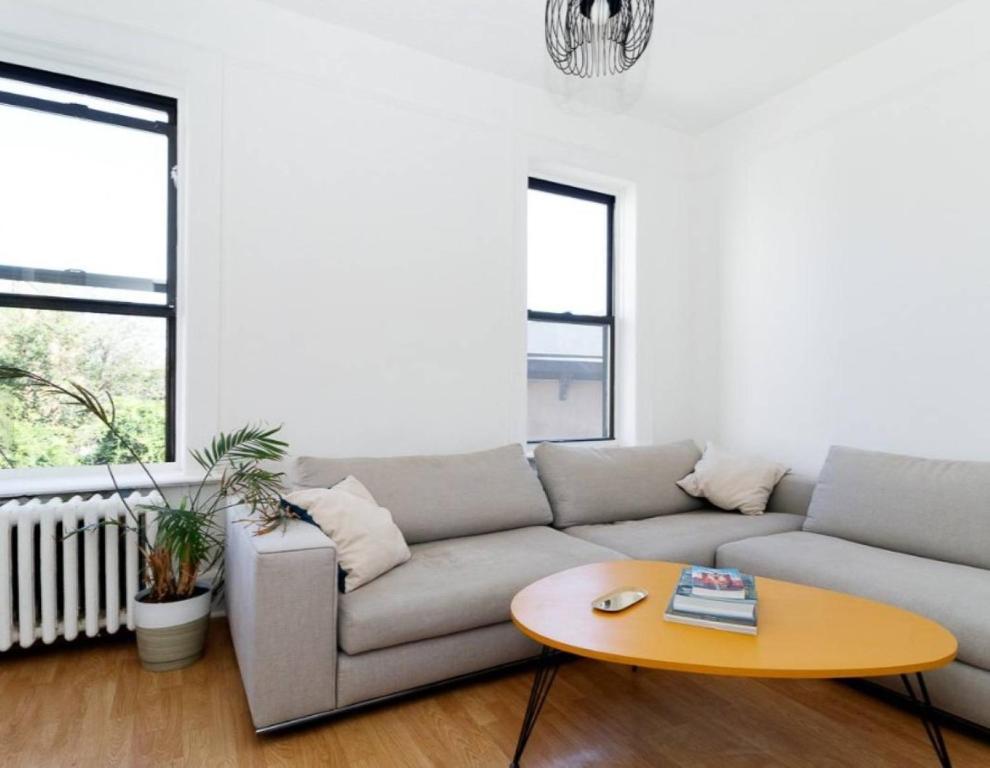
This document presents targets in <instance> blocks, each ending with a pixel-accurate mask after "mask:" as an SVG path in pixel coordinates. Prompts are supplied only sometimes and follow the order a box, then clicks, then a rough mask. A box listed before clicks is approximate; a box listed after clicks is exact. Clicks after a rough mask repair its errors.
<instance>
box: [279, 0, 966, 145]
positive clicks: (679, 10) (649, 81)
mask: <svg viewBox="0 0 990 768" xmlns="http://www.w3.org/2000/svg"><path fill="white" fill-rule="evenodd" d="M269 2H273V3H276V4H278V5H281V6H283V7H285V8H289V9H291V10H295V11H297V12H299V13H303V14H306V15H310V16H314V17H319V18H322V19H325V20H327V21H330V22H332V23H334V24H338V25H340V26H345V27H350V28H352V29H356V30H359V31H363V32H366V33H369V34H371V35H375V36H376V37H380V38H384V39H386V40H390V41H393V42H396V43H400V44H402V45H406V46H409V47H411V48H415V49H418V50H420V51H424V52H427V53H430V54H433V55H435V56H439V57H441V58H445V59H449V60H451V61H455V62H459V63H462V64H466V65H469V66H472V67H475V68H477V69H481V70H484V71H487V72H492V73H495V74H499V75H503V76H505V77H509V78H511V79H513V80H518V81H521V82H525V83H529V84H531V85H536V86H538V87H542V88H547V89H550V90H553V91H560V89H562V88H564V87H565V85H566V86H567V87H574V84H573V83H565V81H564V78H563V76H562V75H558V74H557V73H556V71H555V70H554V69H553V67H552V65H551V64H550V63H549V60H548V58H547V55H546V51H545V48H544V41H543V13H544V7H545V3H544V0H498V1H497V2H495V1H492V0H488V1H487V2H480V1H479V0H269ZM956 2H958V0H656V23H655V26H654V33H653V40H652V42H651V43H650V49H649V50H648V52H647V57H644V59H643V60H642V61H640V63H639V64H638V65H637V66H636V67H634V68H633V70H631V71H630V72H629V73H626V74H625V75H621V76H619V79H618V80H613V81H612V82H609V83H604V84H603V83H596V84H594V85H593V86H591V87H594V88H598V89H602V88H606V89H607V88H623V87H624V88H625V90H627V91H628V90H630V88H629V86H630V85H631V84H632V85H633V86H634V88H632V90H633V91H636V92H637V97H636V100H635V102H634V104H633V105H632V106H631V107H629V111H630V112H631V113H632V114H635V115H637V116H639V117H643V118H646V119H651V120H657V121H661V122H663V123H664V124H666V125H669V126H671V127H673V128H678V129H681V130H685V131H690V132H700V131H703V130H706V129H707V128H710V127H712V126H714V125H717V124H718V123H720V122H722V121H724V120H726V119H728V118H730V117H732V116H734V115H737V114H739V113H740V112H744V111H746V110H747V109H750V108H751V107H754V106H756V105H757V104H759V103H761V102H762V101H765V100H766V99H768V98H769V97H771V96H773V95H774V94H776V93H779V92H781V91H783V90H785V89H787V88H789V87H790V86H793V85H795V84H797V83H799V82H801V81H802V80H805V79H807V78H808V77H810V76H811V75H813V74H815V73H816V72H819V71H821V70H822V69H825V68H826V67H828V66H830V65H832V64H835V63H837V62H839V61H841V60H843V59H845V58H848V57H849V56H851V55H853V54H855V53H857V52H859V51H862V50H865V49H866V48H869V47H871V46H873V45H875V44H877V43H879V42H881V41H883V40H885V39H888V38H890V37H893V36H894V35H896V34H898V33H899V32H901V31H902V30H904V29H907V28H908V27H910V26H912V25H914V24H916V23H918V22H919V21H921V20H923V19H925V18H927V17H929V16H933V15H935V14H936V13H938V12H940V11H942V10H944V9H946V8H948V7H949V6H952V5H955V4H956ZM622 78H626V81H625V82H619V81H621V79H622ZM571 80H573V78H572V79H571ZM578 87H579V88H580V87H583V86H580V85H579V86H578ZM577 98H581V92H580V90H578V96H577ZM598 101H599V102H600V101H601V100H600V99H599V100H598Z"/></svg>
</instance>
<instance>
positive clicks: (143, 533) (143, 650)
mask: <svg viewBox="0 0 990 768" xmlns="http://www.w3.org/2000/svg"><path fill="white" fill-rule="evenodd" d="M0 381H3V382H7V383H10V384H15V385H20V386H26V387H33V388H36V389H37V390H39V391H41V392H43V393H45V394H47V395H51V396H52V397H57V398H59V399H61V400H62V401H63V402H64V403H66V404H69V405H73V406H77V407H79V408H82V409H84V410H85V411H86V412H88V413H90V414H92V416H93V417H95V418H96V419H98V420H99V421H100V422H101V423H102V424H103V426H104V427H106V429H107V430H108V432H109V434H110V435H111V436H112V438H113V439H114V440H116V441H117V443H118V444H119V445H120V446H121V447H122V448H123V449H124V450H125V452H126V453H127V454H128V455H130V456H131V457H132V458H133V459H134V462H135V463H136V464H137V465H139V466H140V467H141V469H142V470H143V472H144V474H145V475H146V476H147V478H148V480H149V482H150V485H151V486H152V487H153V488H154V489H155V490H156V491H157V493H158V497H159V498H160V499H161V500H162V501H161V502H160V503H155V504H149V505H143V506H142V507H141V509H144V510H149V511H154V512H155V513H156V514H157V519H158V529H157V533H156V534H155V536H154V540H153V541H152V540H150V539H149V537H148V531H147V529H146V527H145V526H144V525H142V523H141V516H140V515H139V514H138V512H139V510H137V509H133V508H131V506H130V505H128V503H127V501H126V500H125V498H124V494H122V493H120V488H119V487H118V485H117V479H116V477H115V476H114V472H113V468H112V467H111V465H110V464H106V465H105V466H106V468H107V471H108V472H109V474H110V479H111V481H112V482H113V486H114V488H115V489H117V491H118V494H119V496H120V499H121V501H123V503H124V506H125V507H126V510H127V515H126V517H125V518H124V519H123V520H103V521H100V522H99V523H97V524H96V525H97V526H104V525H118V526H122V527H124V528H127V529H128V530H131V531H134V533H136V534H137V537H138V546H139V549H140V551H141V554H142V555H143V557H144V562H145V581H146V583H147V586H146V587H145V588H144V589H142V590H141V591H140V592H138V594H137V597H136V600H135V605H134V621H135V625H136V628H137V645H138V655H139V656H140V658H141V662H142V664H143V665H144V666H145V667H146V668H148V669H151V670H154V671H164V670H169V669H180V668H182V667H186V666H188V665H190V664H192V663H193V662H195V661H196V660H197V659H199V658H200V657H201V656H202V654H203V646H204V643H205V641H206V630H207V627H208V625H209V621H208V620H209V614H210V606H211V604H212V598H213V597H215V596H216V595H217V594H218V593H219V590H220V589H222V584H223V563H222V558H223V547H222V542H221V539H220V536H221V530H222V529H221V525H222V522H221V520H222V513H223V512H224V511H225V510H226V509H228V508H230V507H232V506H235V505H238V504H246V505H248V506H250V507H251V508H252V510H253V511H254V512H258V513H260V516H261V518H262V519H263V520H266V521H268V522H269V526H268V529H271V528H272V527H274V526H275V525H276V524H277V521H278V520H279V519H280V518H281V517H282V516H283V515H284V513H283V512H282V511H281V507H280V505H279V500H280V495H279V492H280V490H281V488H282V473H281V472H274V471H271V470H269V469H267V468H266V467H265V466H264V463H265V462H269V461H279V460H281V459H283V458H284V457H285V451H286V448H287V447H288V446H287V444H286V443H285V442H283V441H282V440H279V439H278V437H277V435H278V432H279V429H280V427H274V428H271V427H261V426H250V425H249V426H245V427H242V428H241V429H238V430H236V431H234V432H221V433H220V434H218V435H217V436H216V437H214V438H213V440H212V442H211V443H210V445H208V446H207V447H206V448H203V449H202V450H198V451H197V450H192V451H190V452H189V453H190V455H191V456H192V458H193V460H194V461H195V462H196V463H197V464H198V465H199V467H200V468H201V469H202V471H203V477H202V479H201V480H200V482H199V484H198V485H197V486H195V488H194V490H193V491H192V492H191V493H189V494H188V495H185V496H183V497H182V498H181V499H179V500H178V501H177V502H176V503H169V502H168V501H167V497H166V495H165V494H164V492H162V489H161V488H160V487H159V485H158V482H157V481H156V480H155V477H154V475H153V474H152V473H151V471H150V470H149V468H148V467H147V465H146V464H145V463H144V461H142V458H141V455H140V453H139V451H138V450H137V449H136V448H135V446H134V444H133V442H132V441H131V440H130V439H129V438H128V437H127V436H126V435H124V434H123V433H122V432H121V430H120V429H118V427H117V425H116V424H115V416H116V409H115V408H114V403H113V398H112V397H111V396H110V394H109V393H107V394H105V396H104V398H101V397H99V396H97V395H96V394H94V393H93V392H91V391H90V390H88V389H86V388H85V387H83V386H80V385H79V384H75V383H69V384H67V385H64V386H63V385H61V384H57V383H55V382H53V381H51V380H49V379H47V378H45V377H43V376H39V375H37V374H34V373H31V372H30V371H27V370H24V369H22V368H15V367H6V366H0ZM104 400H105V402H104ZM83 530H86V528H85V527H84V528H80V529H78V530H76V531H71V532H69V533H68V534H67V535H70V536H71V535H74V534H77V533H80V532H81V531H83ZM214 569H216V571H215V573H216V575H215V577H214V579H213V581H212V583H210V582H207V581H206V580H204V579H203V578H202V577H203V575H204V574H207V573H209V572H211V571H213V570H214Z"/></svg>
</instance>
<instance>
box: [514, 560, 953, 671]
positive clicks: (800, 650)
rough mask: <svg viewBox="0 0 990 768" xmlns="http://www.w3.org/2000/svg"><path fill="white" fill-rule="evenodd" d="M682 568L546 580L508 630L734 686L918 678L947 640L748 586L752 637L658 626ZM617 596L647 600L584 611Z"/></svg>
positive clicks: (818, 600)
mask: <svg viewBox="0 0 990 768" xmlns="http://www.w3.org/2000/svg"><path fill="white" fill-rule="evenodd" d="M683 567H684V566H683V565H678V564H676V563H662V562H644V561H636V560H618V561H614V562H608V563H595V564H593V565H585V566H580V567H578V568H572V569H570V570H567V571H562V572H560V573H556V574H553V575H552V576H548V577H546V578H544V579H541V580H540V581H537V582H535V583H533V584H531V585H529V586H528V587H526V588H525V589H523V590H522V591H520V592H519V593H518V594H517V595H516V596H515V597H514V598H513V600H512V620H513V622H515V624H516V626H517V627H518V628H519V629H520V630H521V631H522V632H523V633H524V634H526V635H528V636H529V637H531V638H533V639H534V640H536V641H537V642H539V643H542V644H543V645H546V646H549V647H551V648H556V649H558V650H562V651H567V652H568V653H573V654H575V655H578V656H584V657H588V658H592V659H599V660H601V661H611V662H616V663H620V664H630V665H635V666H641V667H652V668H655V669H670V670H676V671H680V672H693V673H698V674H710V675H727V676H735V677H795V678H829V677H871V676H883V675H899V674H907V673H911V672H923V671H926V670H930V669H937V668H939V667H943V666H945V665H946V664H948V663H949V662H951V661H952V660H953V659H954V658H955V656H956V649H957V644H956V639H955V637H953V635H952V634H951V633H950V632H949V631H948V630H947V629H945V628H944V627H942V626H941V625H939V624H937V623H935V622H934V621H931V620H930V619H926V618H924V617H922V616H918V615H917V614H914V613H911V612H910V611H905V610H903V609H901V608H895V607H894V606H891V605H886V604H884V603H878V602H876V601H873V600H867V599H865V598H861V597H855V596H853V595H845V594H841V593H839V592H832V591H830V590H825V589H818V588H815V587H806V586H802V585H799V584H792V583H789V582H786V581H776V580H774V579H765V578H762V577H758V578H757V595H758V599H759V606H758V609H757V612H758V623H759V634H758V635H756V636H751V635H742V634H737V633H733V632H725V631H720V630H715V629H706V628H702V627H693V626H686V625H683V624H674V623H671V622H668V621H664V619H663V614H664V611H665V610H666V608H667V603H668V602H669V601H670V597H671V595H672V594H673V592H674V587H675V586H676V584H677V580H678V577H679V576H680V573H681V569H682V568H683ZM621 587H639V588H642V589H645V590H646V591H647V592H649V597H647V598H646V599H645V600H643V601H641V602H640V603H638V604H636V605H634V606H633V607H632V608H629V609H627V610H626V611H623V612H622V613H614V614H609V613H601V612H599V611H595V610H593V609H592V608H591V601H592V600H594V599H595V598H597V597H600V596H602V595H604V594H606V593H608V592H611V591H613V590H616V589H619V588H621Z"/></svg>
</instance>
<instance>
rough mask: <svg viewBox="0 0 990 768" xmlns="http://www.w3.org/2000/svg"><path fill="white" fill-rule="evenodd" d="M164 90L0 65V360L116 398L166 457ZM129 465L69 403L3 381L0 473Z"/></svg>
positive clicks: (169, 435) (168, 355) (168, 183)
mask: <svg viewBox="0 0 990 768" xmlns="http://www.w3.org/2000/svg"><path fill="white" fill-rule="evenodd" d="M176 115H177V105H176V102H175V100H174V99H171V98H166V97H163V96H155V95H153V94H148V93H143V92H140V91H134V90H130V89H127V88H120V87H116V86H110V85H105V84H102V83H97V82H93V81H89V80H81V79H78V78H74V77H67V76H64V75H57V74H53V73H50V72H43V71H40V70H35V69H29V68H25V67H19V66H14V65H10V64H2V63H0V362H2V363H3V364H5V365H14V366H18V367H22V368H27V369H29V370H31V371H34V372H37V373H41V374H43V375H46V376H48V377H50V378H52V379H54V380H57V381H59V382H64V381H75V382H78V383H80V384H83V385H84V386H87V387H89V388H91V389H93V390H95V391H106V392H110V393H111V394H112V395H113V398H114V402H115V405H116V412H117V423H118V426H119V427H120V428H121V430H122V431H124V432H125V433H126V434H127V435H128V436H129V437H130V438H131V439H132V440H133V442H134V443H135V444H136V445H137V446H138V447H139V450H140V451H141V452H142V453H143V456H142V458H143V459H145V460H147V461H172V460H174V454H175V444H174V443H175V338H176V328H175V324H176V288H175V286H176V189H175V184H174V174H175V168H176ZM106 460H111V461H115V462H120V463H129V461H130V459H129V458H128V457H127V455H126V454H125V453H124V452H123V450H122V448H121V447H120V446H119V445H115V444H113V441H112V440H109V439H108V438H107V436H106V435H105V434H104V431H103V430H102V429H101V428H100V427H99V424H97V423H95V420H94V419H92V418H90V417H87V416H86V415H85V414H83V413H81V412H80V411H79V410H78V409H73V408H70V407H67V406H60V405H59V404H58V403H55V402H53V400H52V399H51V398H43V397H39V396H38V394H37V393H35V392H32V391H30V390H20V389H15V388H11V387H3V388H0V469H2V468H28V467H40V466H73V465H85V464H98V463H102V462H103V461H106Z"/></svg>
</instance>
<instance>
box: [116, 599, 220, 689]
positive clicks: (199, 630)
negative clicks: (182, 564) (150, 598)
mask: <svg viewBox="0 0 990 768" xmlns="http://www.w3.org/2000/svg"><path fill="white" fill-rule="evenodd" d="M197 586H198V587H200V588H202V589H203V590H204V591H203V592H202V593H201V594H198V595H194V596H193V597H190V598H187V599H186V600H176V601H175V602H172V603H145V602H142V600H141V599H142V598H143V597H144V596H145V595H147V594H148V592H149V590H147V589H144V590H141V591H140V592H138V594H137V596H136V598H135V600H134V624H135V627H136V629H137V644H138V656H139V657H140V658H141V664H142V665H143V666H144V668H145V669H150V670H152V671H153V672H165V671H168V670H172V669H182V668H183V667H188V666H189V665H190V664H192V663H194V662H195V661H197V660H198V659H199V658H200V657H202V655H203V645H204V644H205V643H206V630H207V628H208V627H209V619H210V604H211V598H212V596H213V593H212V592H211V591H210V589H209V587H207V586H206V585H205V584H199V585H197Z"/></svg>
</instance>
